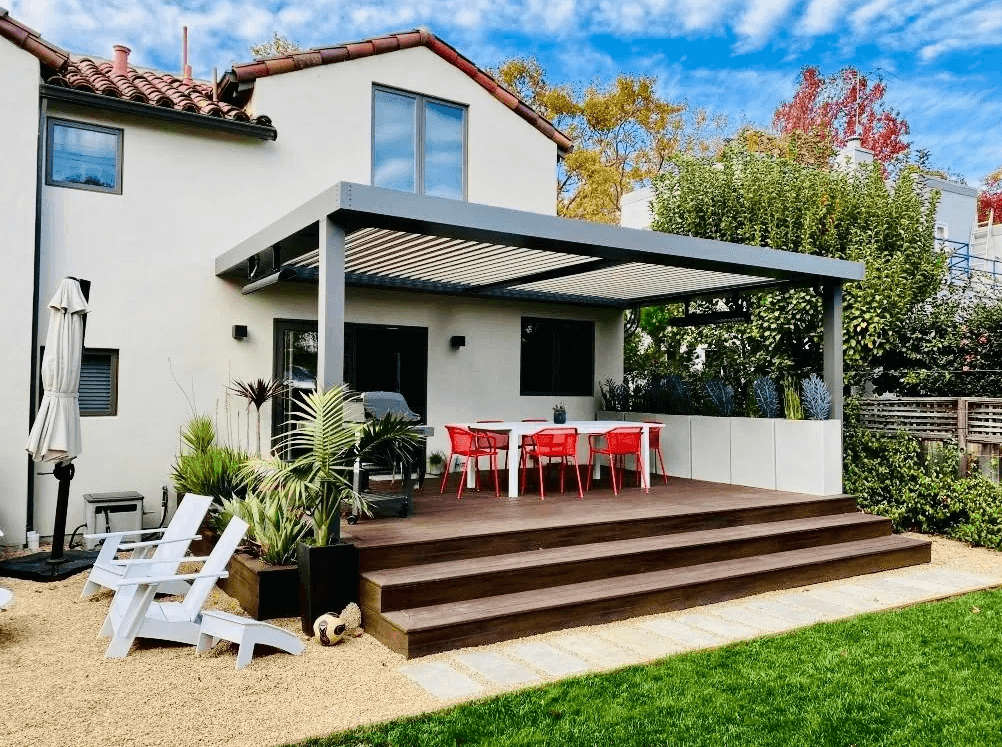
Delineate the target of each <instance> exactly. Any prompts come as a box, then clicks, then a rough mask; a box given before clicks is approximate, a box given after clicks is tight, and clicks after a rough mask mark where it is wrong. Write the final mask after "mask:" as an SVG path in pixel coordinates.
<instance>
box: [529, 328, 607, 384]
mask: <svg viewBox="0 0 1002 747" xmlns="http://www.w3.org/2000/svg"><path fill="white" fill-rule="evenodd" d="M520 371H521V382H520V384H521V386H520V390H521V394H522V396H523V397H524V396H533V395H551V396H557V397H590V396H592V395H593V394H594V393H595V323H594V322H579V321H572V320H568V319H543V318H539V317H531V316H524V317H522V356H521V368H520Z"/></svg>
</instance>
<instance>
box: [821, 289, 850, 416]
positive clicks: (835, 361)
mask: <svg viewBox="0 0 1002 747" xmlns="http://www.w3.org/2000/svg"><path fill="white" fill-rule="evenodd" d="M821 296H822V304H823V306H824V321H823V330H824V339H823V341H822V346H823V353H824V369H825V384H827V385H828V390H829V391H830V392H831V393H832V414H831V418H832V420H841V419H842V388H843V386H844V381H845V379H844V378H843V377H844V373H843V370H842V283H840V282H834V281H829V282H827V283H825V284H824V286H823V289H822V294H821Z"/></svg>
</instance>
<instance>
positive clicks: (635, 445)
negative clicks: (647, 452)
mask: <svg viewBox="0 0 1002 747" xmlns="http://www.w3.org/2000/svg"><path fill="white" fill-rule="evenodd" d="M643 434H644V429H643V428H627V427H623V428H613V429H612V430H609V431H606V432H605V433H594V434H592V435H590V436H588V490H591V473H592V465H593V463H594V460H595V455H596V454H605V455H606V456H608V457H609V468H610V470H611V471H612V492H613V495H619V488H620V487H622V483H623V478H622V476H620V479H619V483H620V484H619V487H617V486H616V462H617V460H618V461H619V463H620V469H621V470H625V469H626V457H628V456H633V457H635V458H636V460H637V475H638V477H637V480H638V482H639V483H640V485H641V487H643V488H644V492H645V493H650V492H651V489H650V486H649V485H648V484H647V475H645V474H644V469H643V467H642V466H641V465H642V464H643V463H644V462H643V459H641V454H640V450H641V444H642V443H643V441H642V438H643ZM600 438H604V439H605V446H604V447H602V446H599V445H598V439H600Z"/></svg>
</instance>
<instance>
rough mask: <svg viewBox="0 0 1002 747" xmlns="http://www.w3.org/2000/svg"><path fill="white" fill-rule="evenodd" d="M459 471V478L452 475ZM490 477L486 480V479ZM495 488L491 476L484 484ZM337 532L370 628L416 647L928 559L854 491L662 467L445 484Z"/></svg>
mask: <svg viewBox="0 0 1002 747" xmlns="http://www.w3.org/2000/svg"><path fill="white" fill-rule="evenodd" d="M452 482H453V483H454V482H455V480H454V479H453V481H452ZM488 484H489V483H488ZM492 487H493V486H492ZM415 508H416V513H415V515H414V516H412V517H410V518H407V519H379V520H364V519H363V520H362V521H361V522H360V523H359V524H358V525H356V526H351V527H346V528H345V539H346V540H347V541H349V542H354V543H355V544H356V545H357V546H358V547H359V551H360V556H361V566H362V568H361V571H362V578H361V580H360V585H359V591H360V604H361V606H362V609H363V616H364V620H365V626H366V629H367V631H368V632H369V633H370V634H372V635H373V636H375V637H376V638H377V639H378V640H380V641H382V642H383V643H384V644H386V645H387V646H389V647H390V648H391V649H393V650H394V651H398V652H400V653H402V654H404V655H405V656H408V657H414V656H422V655H425V654H430V653H434V652H437V651H444V650H448V649H451V648H459V647H463V646H471V645H480V644H484V643H492V642H496V641H500V640H506V639H510V638H516V637H520V636H525V635H532V634H535V633H541V632H546V631H549V630H557V629H561V628H567V627H576V626H581V625H589V624H595V623H601V622H608V621H612V620H619V619H624V618H628V617H633V616H637V615H645V614H651V613H654V612H658V611H662V610H672V609H682V608H686V607H692V606H696V605H700V604H705V603H709V602H716V601H722V600H724V599H732V598H735V597H740V596H744V595H747V594H754V593H759V592H762V591H769V590H773V589H782V588H789V587H792V586H797V585H802V584H808V583H815V582H817V581H822V580H827V579H836V578H845V577H848V576H854V575H859V574H863V573H871V572H875V571H880V570H886V569H890V568H897V567H902V566H905V565H912V564H916V563H922V562H928V560H929V557H930V546H929V543H927V542H923V541H920V540H911V539H907V538H903V537H895V536H892V535H891V533H890V532H891V527H890V522H889V521H888V520H886V519H883V518H879V517H875V516H869V515H867V514H863V513H859V512H858V511H857V509H856V505H855V501H854V499H853V498H852V497H851V496H846V495H837V496H812V495H803V494H798V493H783V492H778V491H771V490H759V489H756V488H744V487H739V486H733V485H721V484H717V483H707V482H699V481H694V480H682V479H678V478H672V479H671V481H670V483H669V484H668V485H667V486H665V485H664V484H663V483H661V482H657V481H655V482H654V483H653V484H652V487H651V492H650V494H645V493H643V492H642V491H641V490H638V489H636V488H627V489H626V490H624V491H622V492H621V493H620V495H619V496H614V495H613V494H612V491H611V490H610V489H608V488H606V487H602V486H600V487H598V488H594V487H593V489H592V490H591V491H589V492H588V493H586V495H585V498H584V500H578V498H577V494H576V492H575V493H570V492H569V493H567V494H564V495H561V494H560V493H559V492H552V493H550V492H548V493H547V495H546V500H545V501H540V500H539V497H538V494H531V493H530V494H528V495H524V496H521V497H519V498H517V499H509V498H508V497H506V496H502V497H495V496H494V493H493V490H485V491H483V492H480V493H477V492H469V493H464V498H463V500H462V501H457V500H456V497H455V486H454V485H453V486H452V490H450V491H449V492H448V493H446V494H444V495H440V494H439V493H438V489H437V483H435V484H432V481H431V480H430V481H429V483H428V484H427V485H426V487H425V490H424V491H421V492H419V493H418V494H417V495H416V496H415Z"/></svg>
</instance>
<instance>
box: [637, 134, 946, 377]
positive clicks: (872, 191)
mask: <svg viewBox="0 0 1002 747" xmlns="http://www.w3.org/2000/svg"><path fill="white" fill-rule="evenodd" d="M654 191H655V199H654V201H653V204H652V211H653V224H652V227H653V228H654V230H657V231H664V232H667V233H675V234H683V235H688V236H698V237H701V238H707V239H718V240H721V241H731V242H737V243H741V244H751V245H753V246H765V247H770V248H773V249H782V250H785V251H793V252H801V253H804V254H816V255H821V256H825V257H835V258H839V259H848V260H854V261H861V262H865V263H866V277H865V279H864V280H862V281H861V282H855V283H847V284H846V286H845V290H844V297H843V298H844V328H843V329H844V345H845V348H844V349H845V364H846V369H847V372H862V371H864V370H866V369H867V368H868V367H869V366H871V364H872V363H873V362H874V360H875V359H876V357H877V356H879V355H881V354H883V353H884V352H886V351H887V350H889V349H891V348H893V346H894V345H895V344H896V343H897V341H898V339H899V336H900V334H901V330H902V325H903V323H904V320H905V319H906V318H907V316H908V314H909V312H911V310H912V309H913V308H915V307H916V305H918V304H920V303H921V302H922V301H923V300H925V299H927V298H929V297H931V296H932V295H933V294H935V293H936V291H937V289H938V288H939V287H940V284H941V281H942V278H943V274H944V271H945V262H944V258H943V256H942V255H941V254H940V253H938V252H937V251H936V249H935V246H934V241H933V236H934V232H933V227H934V224H935V214H936V201H937V199H938V193H932V194H931V195H926V194H925V191H924V190H923V189H921V184H920V175H919V173H918V172H917V170H915V169H905V170H904V171H903V172H902V173H901V174H900V176H899V177H898V179H897V180H896V181H895V182H894V183H893V184H885V182H884V180H883V177H882V175H881V170H880V166H879V164H874V165H873V167H872V168H863V169H861V170H859V171H857V172H856V173H854V174H847V173H844V172H842V171H839V170H823V169H818V168H811V167H809V166H804V165H801V164H799V163H796V162H795V161H793V160H788V159H783V158H774V157H768V156H763V155H761V154H754V153H749V152H748V151H745V150H742V149H740V148H737V147H735V148H731V149H725V150H724V152H723V153H722V154H721V155H720V156H718V157H716V158H713V159H711V158H697V157H691V156H679V157H676V158H674V159H673V162H672V167H671V168H670V169H668V170H667V171H666V172H665V173H664V174H663V175H661V176H659V177H658V178H657V179H656V180H655V183H654ZM751 312H752V320H751V322H750V323H747V324H729V325H720V326H716V327H698V328H684V329H675V328H670V327H668V326H667V325H666V320H667V319H668V318H670V317H672V316H674V315H677V314H679V313H681V312H680V308H679V307H678V306H674V307H662V308H657V309H645V310H644V312H643V313H642V315H641V328H642V329H643V330H644V331H645V332H646V333H647V334H648V336H649V338H650V345H649V347H648V348H647V356H646V357H647V360H646V361H645V360H644V358H645V356H644V354H643V353H638V352H637V351H634V352H633V355H632V357H630V358H629V360H630V361H632V362H633V364H634V365H636V366H644V365H650V364H652V363H653V364H654V365H655V367H659V366H658V363H665V362H666V363H667V365H666V366H665V367H666V368H669V369H670V368H673V367H676V366H677V365H678V364H682V365H683V366H684V365H685V364H686V363H689V362H691V355H692V352H693V351H694V350H695V349H696V347H697V346H699V345H706V346H708V347H709V348H710V349H711V351H715V357H713V358H712V359H711V360H710V361H708V363H711V365H712V366H713V367H717V368H718V369H720V371H716V372H714V373H720V372H722V373H723V374H724V375H725V376H728V377H729V378H730V379H731V380H732V381H734V383H736V384H738V385H745V384H747V383H748V382H750V381H751V379H752V378H754V376H757V375H760V374H767V375H773V376H777V377H781V376H784V375H801V374H805V373H807V372H810V371H817V370H819V369H820V367H821V319H822V308H821V295H820V288H807V289H802V290H792V291H777V292H768V293H761V294H757V295H755V296H753V297H752V299H751ZM657 356H661V357H662V359H664V358H668V359H669V360H667V361H664V360H662V361H657V360H652V358H655V357H657ZM673 357H674V358H675V360H674V361H672V360H670V359H671V358H673Z"/></svg>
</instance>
